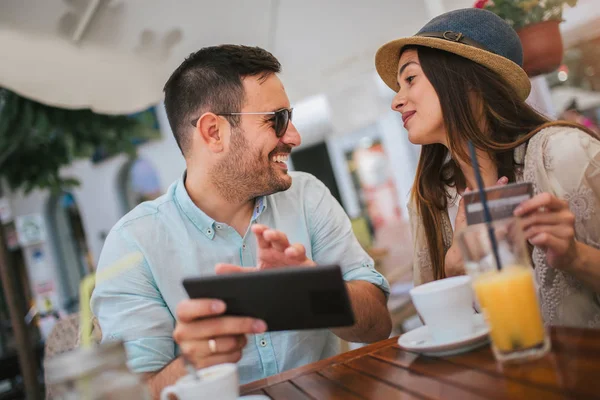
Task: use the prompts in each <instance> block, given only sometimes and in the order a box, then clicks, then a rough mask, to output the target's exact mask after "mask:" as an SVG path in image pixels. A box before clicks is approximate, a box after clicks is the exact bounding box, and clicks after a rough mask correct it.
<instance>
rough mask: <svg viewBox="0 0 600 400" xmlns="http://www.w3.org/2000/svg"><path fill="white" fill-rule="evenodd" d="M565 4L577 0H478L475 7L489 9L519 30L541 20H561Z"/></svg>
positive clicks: (573, 3) (572, 3)
mask: <svg viewBox="0 0 600 400" xmlns="http://www.w3.org/2000/svg"><path fill="white" fill-rule="evenodd" d="M565 4H567V5H569V6H570V7H574V6H575V5H576V4H577V0H478V1H477V2H476V3H475V8H483V9H484V10H489V11H491V12H493V13H494V14H496V15H498V16H499V17H500V18H502V19H503V20H505V21H506V22H508V23H509V24H510V26H512V27H513V29H514V30H519V29H521V28H523V27H525V26H527V25H532V24H535V23H538V22H542V21H552V20H555V21H562V12H563V7H564V5H565Z"/></svg>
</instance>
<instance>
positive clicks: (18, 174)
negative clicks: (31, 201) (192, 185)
mask: <svg viewBox="0 0 600 400" xmlns="http://www.w3.org/2000/svg"><path fill="white" fill-rule="evenodd" d="M156 136H157V131H156V129H155V128H154V127H151V126H148V125H147V124H145V123H143V122H142V121H139V120H136V119H133V118H130V117H128V116H125V115H103V114H96V113H94V112H92V111H91V110H89V109H81V110H67V109H62V108H57V107H51V106H47V105H44V104H41V103H38V102H35V101H32V100H29V99H26V98H24V97H21V96H19V95H18V94H16V93H13V92H11V91H9V90H7V89H2V88H0V179H2V180H4V181H5V182H6V183H7V184H8V186H9V187H10V188H11V189H12V190H17V189H23V190H24V191H25V193H28V192H30V191H31V190H32V189H34V188H40V189H50V190H52V191H61V190H65V189H67V188H69V187H73V186H77V185H78V184H79V181H78V180H77V179H74V178H69V177H62V176H61V175H60V170H61V168H62V167H65V166H67V165H70V164H71V163H72V162H73V161H74V160H76V159H79V158H88V159H89V158H90V157H91V156H92V155H93V154H94V152H95V151H97V149H102V150H103V151H104V152H105V153H107V154H116V153H127V154H130V155H131V156H134V155H135V152H136V147H135V145H134V141H135V140H138V141H139V139H145V138H152V137H156Z"/></svg>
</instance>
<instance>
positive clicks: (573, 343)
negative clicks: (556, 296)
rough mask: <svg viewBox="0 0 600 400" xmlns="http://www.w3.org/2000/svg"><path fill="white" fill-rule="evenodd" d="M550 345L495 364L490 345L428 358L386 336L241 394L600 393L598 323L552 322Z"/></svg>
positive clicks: (549, 399) (349, 398) (289, 399)
mask: <svg viewBox="0 0 600 400" xmlns="http://www.w3.org/2000/svg"><path fill="white" fill-rule="evenodd" d="M551 337H552V350H551V352H550V353H549V354H547V355H546V356H545V357H543V358H541V359H539V360H536V361H530V362H528V363H523V364H516V365H505V366H503V365H501V364H497V363H496V362H495V360H494V358H493V354H492V352H491V349H490V347H489V346H485V347H483V348H480V349H478V350H474V351H472V352H469V353H466V354H461V355H457V356H451V357H444V358H433V357H425V356H419V355H418V354H414V353H410V352H407V351H404V350H401V349H400V348H399V347H398V345H397V338H393V339H388V340H384V341H382V342H378V343H375V344H372V345H369V346H365V347H363V348H360V349H358V350H354V351H351V352H348V353H343V354H340V355H338V356H336V357H332V358H328V359H326V360H322V361H319V362H316V363H313V364H309V365H306V366H304V367H300V368H296V369H293V370H290V371H286V372H283V373H281V374H279V375H275V376H272V377H269V378H265V379H262V380H259V381H255V382H251V383H248V384H246V385H244V386H242V388H241V392H242V394H266V395H268V396H270V397H271V398H272V399H275V400H278V399H286V400H295V399H344V400H354V399H384V400H387V399H544V400H553V399H574V398H581V399H594V398H600V330H592V329H575V328H552V329H551Z"/></svg>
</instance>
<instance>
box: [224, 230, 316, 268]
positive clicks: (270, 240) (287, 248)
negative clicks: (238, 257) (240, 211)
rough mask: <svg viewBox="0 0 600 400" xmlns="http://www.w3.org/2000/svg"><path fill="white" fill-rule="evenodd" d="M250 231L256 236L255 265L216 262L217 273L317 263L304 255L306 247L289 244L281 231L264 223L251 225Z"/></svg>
mask: <svg viewBox="0 0 600 400" xmlns="http://www.w3.org/2000/svg"><path fill="white" fill-rule="evenodd" d="M251 229H252V232H254V235H255V236H256V242H257V245H258V246H257V247H258V254H257V257H256V267H240V266H238V265H231V264H217V266H216V268H215V270H216V271H217V274H230V273H236V272H253V271H259V270H264V269H270V268H280V267H287V266H293V267H301V266H305V267H314V266H315V265H317V264H316V263H315V262H314V261H312V260H311V259H310V258H308V257H306V249H305V248H304V246H303V245H301V244H300V243H296V244H290V242H289V240H288V238H287V235H286V234H285V233H283V232H281V231H277V230H274V229H269V227H268V226H266V225H261V224H255V225H252V228H251Z"/></svg>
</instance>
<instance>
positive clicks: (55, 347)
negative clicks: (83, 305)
mask: <svg viewBox="0 0 600 400" xmlns="http://www.w3.org/2000/svg"><path fill="white" fill-rule="evenodd" d="M92 322H93V325H94V327H93V330H92V340H93V342H95V343H100V340H101V339H102V331H101V329H100V325H99V324H98V320H97V319H96V318H94V319H93V320H92ZM79 328H80V327H79V313H74V314H70V315H68V316H67V317H66V318H63V319H61V320H59V321H58V322H57V323H56V325H54V328H52V331H51V332H50V335H48V338H47V339H46V345H45V350H44V364H46V360H48V359H50V358H52V357H54V356H56V355H58V354H62V353H66V352H69V351H71V350H74V349H76V348H78V347H79V344H80V341H81V331H80V329H79ZM45 376H46V371H44V378H45ZM51 398H52V393H50V390H49V389H48V385H46V399H51Z"/></svg>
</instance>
